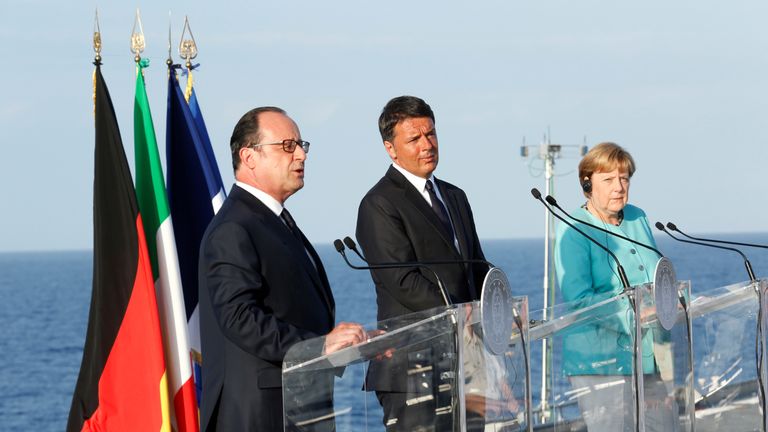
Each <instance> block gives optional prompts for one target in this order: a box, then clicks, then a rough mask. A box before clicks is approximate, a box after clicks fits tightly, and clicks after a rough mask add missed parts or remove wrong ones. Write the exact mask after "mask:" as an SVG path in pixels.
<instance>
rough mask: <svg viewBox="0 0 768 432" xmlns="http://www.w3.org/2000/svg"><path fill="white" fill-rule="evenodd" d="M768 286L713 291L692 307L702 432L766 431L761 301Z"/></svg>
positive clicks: (748, 285) (698, 424)
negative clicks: (762, 393)
mask: <svg viewBox="0 0 768 432" xmlns="http://www.w3.org/2000/svg"><path fill="white" fill-rule="evenodd" d="M766 285H768V284H767V283H766V281H765V280H762V281H760V282H759V283H751V282H743V283H739V284H734V285H730V286H726V287H720V288H715V289H710V290H707V291H705V292H701V293H697V295H696V297H695V298H694V299H693V300H692V302H691V314H692V316H693V341H694V353H695V358H696V363H695V368H694V398H695V407H696V430H697V431H726V430H727V431H753V430H765V429H764V428H765V418H764V417H763V414H764V411H763V402H762V400H761V398H762V395H761V387H762V386H764V383H765V373H764V370H765V367H764V366H765V328H764V326H765V324H764V322H763V323H762V324H761V323H760V318H761V313H760V310H761V308H760V306H761V304H760V300H761V297H762V298H763V299H764V298H765V291H766ZM763 311H765V301H763ZM763 321H764V320H763ZM761 325H762V328H759V326H761ZM761 330H762V331H761ZM760 371H762V372H760Z"/></svg>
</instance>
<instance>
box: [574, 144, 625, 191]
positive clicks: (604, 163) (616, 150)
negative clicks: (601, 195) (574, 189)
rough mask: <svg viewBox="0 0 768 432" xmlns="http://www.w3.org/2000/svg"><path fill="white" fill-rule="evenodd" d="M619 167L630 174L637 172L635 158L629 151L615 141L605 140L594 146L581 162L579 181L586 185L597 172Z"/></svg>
mask: <svg viewBox="0 0 768 432" xmlns="http://www.w3.org/2000/svg"><path fill="white" fill-rule="evenodd" d="M616 168H618V169H619V170H620V171H626V172H627V173H629V176H630V177H632V174H634V173H635V160H634V159H632V155H630V154H629V152H628V151H626V150H624V149H623V148H621V146H619V145H618V144H616V143H613V142H603V143H600V144H598V145H596V146H594V147H592V149H591V150H590V151H589V152H588V153H587V154H586V155H585V156H584V157H583V158H582V159H581V162H579V183H581V184H582V186H583V185H584V182H585V181H586V180H589V179H591V178H592V174H594V173H596V172H609V171H613V170H615V169H616Z"/></svg>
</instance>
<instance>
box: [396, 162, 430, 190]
mask: <svg viewBox="0 0 768 432" xmlns="http://www.w3.org/2000/svg"><path fill="white" fill-rule="evenodd" d="M392 166H393V167H395V169H396V170H398V171H400V174H402V175H403V176H404V177H405V179H406V180H408V182H409V183H410V184H412V185H413V187H415V188H416V190H417V191H419V193H422V194H423V193H424V191H425V190H426V188H427V180H430V181H432V184H433V185H435V189H437V183H436V182H435V176H434V175H433V174H430V176H429V178H428V179H425V178H422V177H419V176H417V175H416V174H413V173H411V172H409V171H408V170H406V169H405V168H403V167H401V166H400V165H398V164H396V163H393V164H392Z"/></svg>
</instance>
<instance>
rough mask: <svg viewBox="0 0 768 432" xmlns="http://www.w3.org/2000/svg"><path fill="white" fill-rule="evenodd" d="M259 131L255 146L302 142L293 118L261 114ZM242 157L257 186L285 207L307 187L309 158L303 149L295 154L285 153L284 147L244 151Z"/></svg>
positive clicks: (298, 149)
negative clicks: (305, 183) (306, 178)
mask: <svg viewBox="0 0 768 432" xmlns="http://www.w3.org/2000/svg"><path fill="white" fill-rule="evenodd" d="M259 130H260V133H261V139H260V140H259V142H258V143H256V142H254V143H253V144H271V143H281V142H282V141H283V140H286V139H293V140H301V133H300V132H299V128H298V126H296V123H294V122H293V120H291V118H290V117H288V116H286V115H284V114H280V113H276V112H263V113H260V114H259ZM254 139H255V138H254ZM240 155H241V159H242V161H243V163H244V165H245V167H246V168H247V169H248V173H247V177H248V178H250V179H251V180H252V182H253V186H256V187H257V188H259V189H261V190H262V191H264V192H266V193H268V194H269V195H271V196H272V197H273V198H275V199H276V200H278V201H279V202H281V203H283V202H285V200H286V199H288V197H289V196H291V195H293V194H294V193H295V192H296V191H298V190H299V189H301V188H302V187H303V186H304V162H305V161H306V159H307V154H306V153H304V150H303V149H302V148H301V146H298V145H297V146H296V148H295V149H294V151H293V152H292V153H288V152H286V151H285V150H283V146H282V145H280V144H278V145H265V146H260V147H256V148H244V149H242V150H241V153H240Z"/></svg>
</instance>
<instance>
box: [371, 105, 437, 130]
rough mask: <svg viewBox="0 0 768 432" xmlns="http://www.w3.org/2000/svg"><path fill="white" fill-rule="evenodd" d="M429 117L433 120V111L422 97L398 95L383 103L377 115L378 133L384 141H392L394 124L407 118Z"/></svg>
mask: <svg viewBox="0 0 768 432" xmlns="http://www.w3.org/2000/svg"><path fill="white" fill-rule="evenodd" d="M414 117H429V118H430V119H432V122H433V123H434V122H435V113H433V112H432V108H431V107H430V106H429V104H428V103H426V102H424V100H423V99H420V98H417V97H416V96H398V97H396V98H394V99H392V100H390V101H389V102H387V104H386V105H384V109H382V110H381V115H380V116H379V133H381V139H382V140H384V141H392V138H394V136H395V126H397V124H398V123H399V122H400V121H402V120H405V119H407V118H414Z"/></svg>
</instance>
